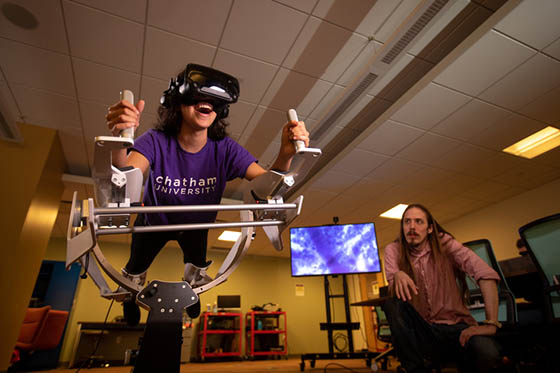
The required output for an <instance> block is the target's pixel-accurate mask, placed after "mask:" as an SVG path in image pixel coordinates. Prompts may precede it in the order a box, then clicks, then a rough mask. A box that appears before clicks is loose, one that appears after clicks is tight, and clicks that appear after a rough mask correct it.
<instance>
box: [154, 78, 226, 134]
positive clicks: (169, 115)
mask: <svg viewBox="0 0 560 373" xmlns="http://www.w3.org/2000/svg"><path fill="white" fill-rule="evenodd" d="M184 74H185V70H183V71H181V72H180V73H179V75H178V76H179V77H180V76H183V75H184ZM170 98H171V99H170V105H169V107H164V106H163V105H159V107H158V121H157V124H156V127H155V129H156V130H157V131H161V132H163V133H165V134H166V135H169V136H177V135H178V134H179V131H180V130H181V123H182V122H183V114H182V113H181V104H182V102H181V97H180V95H179V94H178V92H177V91H173V92H172V93H171V97H170ZM228 125H229V123H228V122H227V121H225V120H224V119H218V118H217V117H216V120H214V123H212V125H211V126H210V127H209V128H208V137H209V138H211V139H212V140H215V141H219V140H222V139H223V138H225V137H226V136H227V135H228V133H227V131H226V127H227V126H228Z"/></svg>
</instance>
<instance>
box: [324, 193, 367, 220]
mask: <svg viewBox="0 0 560 373" xmlns="http://www.w3.org/2000/svg"><path fill="white" fill-rule="evenodd" d="M362 205H363V199H361V198H352V197H348V196H346V195H338V196H336V197H335V198H334V199H332V200H330V201H329V202H327V203H326V204H325V205H324V206H323V207H321V208H319V209H318V210H317V211H315V212H314V214H320V215H325V216H328V217H331V219H330V221H326V222H325V223H331V222H332V217H334V216H338V217H339V218H340V217H341V216H346V215H347V214H349V213H350V212H352V211H354V210H356V209H357V208H359V207H361V206H362ZM339 222H340V223H341V224H344V223H345V222H344V221H339Z"/></svg>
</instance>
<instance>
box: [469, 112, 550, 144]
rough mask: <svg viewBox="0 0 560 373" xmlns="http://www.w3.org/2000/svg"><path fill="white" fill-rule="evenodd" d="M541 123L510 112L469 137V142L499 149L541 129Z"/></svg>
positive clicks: (542, 125) (542, 126)
mask: <svg viewBox="0 0 560 373" xmlns="http://www.w3.org/2000/svg"><path fill="white" fill-rule="evenodd" d="M544 127H545V125H544V124H543V123H540V122H537V121H534V120H532V119H529V118H525V117H522V116H520V115H517V114H512V115H510V116H508V117H506V118H504V119H501V120H498V121H497V122H495V123H494V124H492V125H491V126H490V127H488V128H487V129H485V130H484V131H482V132H480V133H479V134H478V135H476V136H474V137H472V138H471V139H469V142H471V143H473V144H476V145H480V146H484V147H486V148H490V149H494V150H498V151H501V150H502V149H504V148H506V147H508V146H510V145H512V144H514V143H516V142H517V141H519V140H521V139H523V138H525V137H527V136H529V135H531V134H533V133H535V132H537V131H539V130H541V129H543V128H544Z"/></svg>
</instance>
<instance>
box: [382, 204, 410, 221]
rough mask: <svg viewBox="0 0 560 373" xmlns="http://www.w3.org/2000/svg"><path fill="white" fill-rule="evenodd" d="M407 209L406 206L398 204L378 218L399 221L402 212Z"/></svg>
mask: <svg viewBox="0 0 560 373" xmlns="http://www.w3.org/2000/svg"><path fill="white" fill-rule="evenodd" d="M407 207H408V205H405V204H402V203H399V204H398V205H396V206H395V207H393V208H392V209H389V210H387V211H385V212H384V213H383V214H381V215H379V216H381V217H382V218H389V219H400V218H402V214H403V213H404V210H406V208H407Z"/></svg>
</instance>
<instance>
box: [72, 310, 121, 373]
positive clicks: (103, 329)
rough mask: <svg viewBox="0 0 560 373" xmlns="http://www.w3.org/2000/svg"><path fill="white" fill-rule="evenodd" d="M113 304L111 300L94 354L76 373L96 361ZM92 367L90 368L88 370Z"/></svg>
mask: <svg viewBox="0 0 560 373" xmlns="http://www.w3.org/2000/svg"><path fill="white" fill-rule="evenodd" d="M113 303H115V300H114V299H112V300H111V304H109V309H108V310H107V314H106V315H105V320H103V327H102V328H101V334H99V338H97V343H96V344H95V348H94V349H93V351H92V353H91V354H90V355H89V358H88V359H86V360H85V361H84V362H83V363H82V365H80V367H79V368H78V369H77V370H76V373H78V372H79V371H80V369H82V368H83V367H84V366H85V365H86V364H87V363H90V364H91V363H92V362H93V360H94V358H93V357H94V356H95V353H96V352H97V349H98V348H99V345H100V344H101V340H102V339H103V333H105V328H106V327H107V319H108V318H109V313H110V312H111V307H113ZM89 368H91V367H88V369H89Z"/></svg>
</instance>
